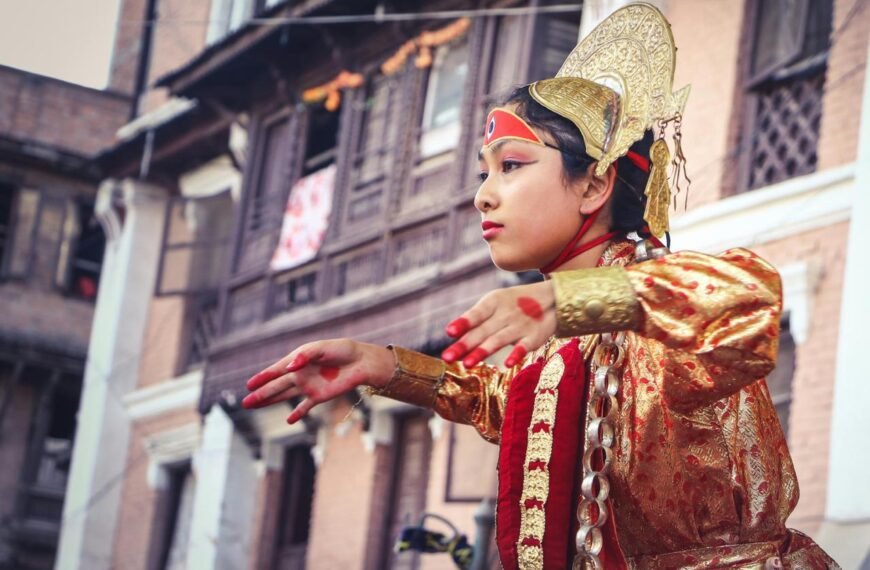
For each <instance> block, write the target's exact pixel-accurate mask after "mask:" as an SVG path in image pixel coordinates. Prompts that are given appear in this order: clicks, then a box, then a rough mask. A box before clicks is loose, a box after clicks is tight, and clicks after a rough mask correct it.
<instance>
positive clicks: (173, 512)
mask: <svg viewBox="0 0 870 570" xmlns="http://www.w3.org/2000/svg"><path fill="white" fill-rule="evenodd" d="M162 469H163V470H164V474H165V476H166V481H167V485H166V488H165V489H164V490H163V496H162V497H161V502H162V505H161V507H162V509H161V512H160V513H159V514H160V516H159V519H160V520H159V521H157V524H155V525H154V528H155V529H156V530H157V532H160V531H162V536H161V537H160V542H159V546H158V563H157V568H159V569H160V570H183V569H184V568H187V545H188V542H189V540H188V537H189V536H190V525H191V520H192V515H193V499H194V496H195V494H196V478H195V477H194V475H193V471H192V470H191V468H190V462H189V461H185V462H183V463H180V464H178V465H171V466H167V467H163V468H162Z"/></svg>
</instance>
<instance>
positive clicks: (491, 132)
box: [483, 109, 546, 148]
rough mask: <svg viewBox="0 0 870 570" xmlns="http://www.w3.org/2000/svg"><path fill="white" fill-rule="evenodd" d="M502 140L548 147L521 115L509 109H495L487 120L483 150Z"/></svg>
mask: <svg viewBox="0 0 870 570" xmlns="http://www.w3.org/2000/svg"><path fill="white" fill-rule="evenodd" d="M501 139H516V140H521V141H526V142H530V143H534V144H538V145H541V146H546V145H545V144H544V141H542V140H541V137H539V136H538V135H537V133H535V131H534V130H533V129H532V127H530V126H529V124H528V123H526V122H525V121H524V120H523V119H522V117H520V116H519V115H517V114H515V113H512V112H510V111H508V110H507V109H493V110H492V111H490V112H489V116H488V117H487V118H486V129H484V132H483V148H486V147H488V146H489V145H491V144H492V143H494V142H495V141H497V140H501Z"/></svg>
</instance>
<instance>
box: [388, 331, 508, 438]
mask: <svg viewBox="0 0 870 570" xmlns="http://www.w3.org/2000/svg"><path fill="white" fill-rule="evenodd" d="M390 348H391V349H392V351H393V354H394V355H395V357H396V371H395V373H394V374H393V377H392V378H391V379H390V381H389V382H388V383H387V385H386V386H385V387H384V388H382V389H381V390H378V391H376V392H374V393H375V394H377V395H379V396H384V397H387V398H392V399H394V400H399V401H402V402H407V403H409V404H414V405H417V406H422V407H426V408H432V409H433V410H435V412H436V413H437V414H438V415H440V416H441V417H443V418H444V419H446V420H450V421H453V422H457V423H462V424H469V425H472V426H474V427H475V428H476V429H477V431H478V432H479V433H480V435H481V436H483V438H484V439H486V440H488V441H491V442H493V443H498V440H499V434H500V432H501V423H502V418H503V415H504V402H505V394H506V393H507V384H508V382H509V380H510V378H511V377H512V376H513V372H514V370H515V369H516V368H514V369H511V370H508V371H501V370H499V369H497V368H495V367H493V366H489V365H487V364H479V365H477V366H475V367H473V368H465V367H464V366H462V364H447V363H446V362H444V361H443V360H440V359H438V358H434V357H431V356H427V355H425V354H420V353H419V352H414V351H413V350H408V349H405V348H400V347H398V346H391V347H390Z"/></svg>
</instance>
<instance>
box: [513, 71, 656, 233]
mask: <svg viewBox="0 0 870 570" xmlns="http://www.w3.org/2000/svg"><path fill="white" fill-rule="evenodd" d="M511 104H513V105H516V110H515V112H516V114H517V115H519V116H520V117H522V118H523V120H525V121H526V122H527V123H528V124H529V125H531V126H532V127H534V128H536V129H538V130H540V131H543V132H545V133H547V134H548V135H550V136H551V137H552V138H553V140H554V141H555V143H556V146H557V147H559V151H560V152H561V153H562V168H563V170H564V176H565V178H566V182H573V181H576V180H579V179H580V178H582V177H583V176H586V172H587V169H588V168H589V165H590V164H592V163H594V162H595V159H594V158H592V157H591V156H589V155H588V154H587V153H586V143H585V142H584V141H583V137H582V135H581V134H580V131H579V130H578V129H577V126H576V125H575V124H574V123H572V122H571V121H569V120H568V119H566V118H564V117H562V116H561V115H557V114H556V113H554V112H553V111H550V110H549V109H547V108H546V107H544V106H543V105H541V104H540V103H538V102H537V101H535V100H534V99H533V98H532V96H531V95H530V94H529V87H528V85H525V86H522V87H517V88H516V89H514V90H513V91H512V92H511V93H510V94H509V95H508V96H507V97H506V98H505V99H504V101H503V102H502V105H511ZM653 140H654V139H653V133H652V131H649V130H648V131H647V132H646V133H645V134H644V137H643V138H642V139H640V140H639V141H637V142H636V143H634V144H633V145H632V146H631V150H632V151H634V152H636V153H637V154H639V155H640V156H642V157H644V158H647V159H648V158H649V150H650V147H651V146H652V143H653ZM648 179H649V173H648V172H645V171H644V170H642V169H640V168H639V167H638V166H636V165H635V164H634V163H633V162H632V161H631V160H629V159H628V158H626V157H621V158H619V159H618V160H617V161H616V182H615V184H614V186H613V196H612V198H611V207H612V210H613V225H612V227H611V230H613V231H620V232H625V233H628V232H639V233H646V232H644V231H643V230H644V228H645V226H646V222H644V220H643V212H644V208H645V206H646V197H645V196H644V189H645V188H646V183H647V180H648Z"/></svg>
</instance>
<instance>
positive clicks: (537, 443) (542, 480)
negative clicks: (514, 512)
mask: <svg viewBox="0 0 870 570" xmlns="http://www.w3.org/2000/svg"><path fill="white" fill-rule="evenodd" d="M564 373H565V361H564V360H562V355H560V354H554V355H553V356H552V357H551V358H550V359H549V360H548V361H547V363H546V364H545V365H544V368H543V370H541V377H540V378H539V379H538V384H537V386H535V403H534V405H533V408H532V421H531V423H530V424H529V430H528V434H529V435H528V446H527V448H526V457H525V463H524V465H523V492H522V493H521V494H520V504H519V507H520V534H519V541H518V542H517V557H518V562H519V567H520V568H523V569H524V570H525V569H530V570H531V569H539V568H543V567H544V551H543V548H542V545H543V541H544V526H545V525H544V518H545V516H546V504H547V495H548V494H549V489H550V457H551V455H552V453H553V428H554V427H555V423H556V403H557V402H558V400H559V390H558V386H559V381H560V380H561V379H562V376H563V375H564ZM533 464H534V466H535V468H534V469H531V468H530V467H531V466H532V465H533ZM527 502H528V503H529V506H528V507H527V506H526V503H527ZM527 539H531V540H530V541H529V542H532V543H533V544H526V540H527Z"/></svg>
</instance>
